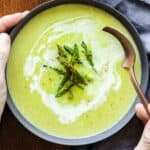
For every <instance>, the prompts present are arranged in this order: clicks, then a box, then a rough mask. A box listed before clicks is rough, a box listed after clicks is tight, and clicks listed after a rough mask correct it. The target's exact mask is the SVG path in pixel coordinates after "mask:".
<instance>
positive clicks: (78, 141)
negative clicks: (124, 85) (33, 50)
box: [7, 0, 149, 145]
mask: <svg viewBox="0 0 150 150" xmlns="http://www.w3.org/2000/svg"><path fill="white" fill-rule="evenodd" d="M66 3H81V4H86V5H91V6H94V7H98V8H100V9H103V10H105V11H107V12H108V13H110V14H112V15H113V16H115V17H116V18H117V19H118V20H119V21H120V22H122V23H123V24H124V26H125V27H126V28H127V29H128V31H129V32H130V34H131V35H132V37H133V39H134V41H135V43H136V45H137V47H138V52H139V55H140V60H141V65H142V77H141V87H142V89H143V90H144V91H146V89H147V85H148V77H149V71H148V60H147V57H146V53H145V51H144V48H143V46H142V43H141V41H140V38H139V35H138V33H137V32H136V30H135V28H134V27H133V26H132V25H131V24H130V23H129V21H128V20H127V19H126V18H125V17H123V16H122V15H121V14H120V13H119V12H118V11H116V10H115V9H113V8H111V7H109V6H107V5H105V4H102V3H100V2H98V1H95V0H72V1H69V0H59V1H57V0H53V1H48V2H46V3H43V4H42V5H39V6H38V7H36V8H35V9H33V10H32V11H31V13H30V14H29V15H28V16H27V17H25V18H24V19H23V20H22V21H21V22H20V23H19V24H18V25H17V26H16V27H15V28H14V29H13V31H12V32H11V39H12V41H13V40H14V39H15V37H16V36H17V34H18V32H19V31H20V30H21V28H22V27H23V26H24V25H25V24H26V23H27V22H28V21H29V20H30V19H32V17H33V16H35V15H36V14H38V13H40V12H41V11H43V10H46V9H48V8H51V7H54V6H57V5H61V4H66ZM137 101H138V99H137V98H136V99H135V101H134V104H133V105H132V106H131V108H130V110H129V111H128V112H127V113H126V114H125V115H124V117H123V118H122V119H121V120H120V121H119V122H118V123H117V124H116V125H114V126H113V127H112V128H110V129H108V130H106V131H104V132H102V133H98V134H96V135H94V136H90V137H85V138H74V139H69V138H60V137H56V136H53V135H49V134H47V133H45V132H43V131H41V130H40V129H38V128H36V127H35V126H33V125H32V124H31V123H30V122H28V121H27V120H26V119H25V118H24V116H23V115H22V114H21V113H20V112H19V111H18V109H17V108H16V106H15V104H14V103H13V101H12V98H11V95H10V93H9V89H8V99H7V103H8V106H9V108H10V110H11V111H12V113H13V114H14V116H15V117H16V118H17V119H18V121H19V122H20V123H21V124H22V125H23V126H24V127H25V128H27V129H28V130H29V131H31V132H32V133H33V134H35V135H37V136H38V137H40V138H42V139H44V140H47V141H50V142H54V143H58V144H64V145H85V144H91V143H95V142H98V141H102V140H104V139H106V138H108V137H110V136H112V135H113V134H115V133H116V132H118V131H119V130H120V129H122V128H123V127H124V126H125V125H126V124H127V123H128V122H129V121H130V119H131V118H132V117H133V116H134V114H135V112H134V106H135V104H136V102H137Z"/></svg>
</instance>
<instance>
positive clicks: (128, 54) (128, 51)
mask: <svg viewBox="0 0 150 150" xmlns="http://www.w3.org/2000/svg"><path fill="white" fill-rule="evenodd" d="M103 31H105V32H108V33H110V34H112V35H113V36H115V37H116V38H117V39H118V40H119V41H120V43H121V44H122V46H123V48H124V52H125V59H124V62H123V65H122V67H123V68H125V69H127V70H128V71H129V74H130V78H131V81H132V84H133V86H134V88H135V90H136V92H137V95H138V96H139V97H140V100H141V102H142V103H143V105H144V107H145V110H146V112H147V114H148V116H149V117H150V112H149V110H148V107H147V106H148V99H147V98H146V97H145V95H144V93H143V91H142V89H141V88H140V84H139V83H138V81H137V79H136V75H135V71H134V64H135V59H136V54H135V51H134V48H133V46H132V44H131V43H130V41H129V40H128V39H127V38H126V37H125V36H124V35H123V34H122V33H120V32H119V31H118V30H116V29H114V28H112V27H104V28H103Z"/></svg>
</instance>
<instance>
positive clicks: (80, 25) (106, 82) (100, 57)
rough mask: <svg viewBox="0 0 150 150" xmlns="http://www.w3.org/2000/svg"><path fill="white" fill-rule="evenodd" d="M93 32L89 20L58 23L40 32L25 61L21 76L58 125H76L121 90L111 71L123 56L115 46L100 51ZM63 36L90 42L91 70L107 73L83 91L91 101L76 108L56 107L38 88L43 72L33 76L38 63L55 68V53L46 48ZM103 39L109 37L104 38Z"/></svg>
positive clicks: (118, 80) (48, 96)
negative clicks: (28, 82) (44, 38)
mask: <svg viewBox="0 0 150 150" xmlns="http://www.w3.org/2000/svg"><path fill="white" fill-rule="evenodd" d="M49 32H51V33H52V34H51V35H50V36H49V37H48V39H47V43H45V45H38V43H40V42H39V41H40V40H42V38H43V37H44V35H45V34H48V33H49ZM97 32H98V26H97V23H96V22H94V21H93V20H91V19H90V18H83V17H78V18H73V19H67V20H65V21H60V22H58V23H55V24H53V25H52V26H50V27H49V28H48V29H46V30H45V31H44V32H43V34H42V35H41V36H40V38H39V39H38V40H37V42H36V43H35V45H33V48H32V50H31V53H30V54H29V56H28V58H27V59H26V62H25V66H24V76H25V78H26V79H28V78H29V77H30V78H31V83H30V89H31V92H33V91H35V92H38V93H39V95H40V96H41V100H42V102H43V103H44V105H45V106H46V107H48V108H49V109H50V110H51V111H52V112H53V113H54V114H56V115H57V116H58V118H59V121H60V122H61V123H63V124H70V123H72V122H74V121H76V120H77V119H78V118H79V117H80V116H81V115H82V114H84V113H85V112H87V111H89V110H92V109H94V108H96V107H98V106H100V105H102V104H103V103H104V102H105V101H106V99H107V96H108V94H109V91H110V89H111V88H112V87H113V88H114V90H116V91H117V90H118V89H119V88H120V86H121V79H120V76H119V74H118V73H117V72H116V70H115V69H114V68H115V67H114V66H115V64H116V63H117V62H118V61H119V60H120V59H122V58H123V52H121V51H120V49H121V46H120V47H119V48H118V47H116V46H115V45H116V42H114V43H111V44H110V45H109V47H106V48H102V47H100V45H99V41H98V40H97ZM67 33H75V34H78V33H79V34H82V38H83V40H84V41H85V42H89V41H94V42H91V47H92V50H93V51H92V52H93V55H94V64H95V68H96V70H97V71H98V73H99V74H100V73H101V72H102V71H104V70H105V66H106V64H107V71H105V72H104V73H103V74H102V75H101V76H100V78H99V79H97V80H96V81H94V82H93V83H91V84H89V85H88V86H87V87H86V90H87V93H88V94H89V95H92V96H93V100H92V101H90V102H87V101H86V100H84V99H83V100H81V103H79V104H78V105H77V106H74V105H71V104H60V103H58V101H57V99H56V97H55V95H54V94H51V93H47V92H46V91H45V90H44V89H42V87H41V86H40V81H41V79H42V77H43V74H44V70H43V68H42V67H41V69H40V70H39V72H38V73H36V74H35V72H34V71H35V68H36V65H37V63H38V62H39V61H40V62H42V63H43V62H46V63H49V65H51V66H57V61H56V57H57V51H56V50H53V49H47V47H46V45H47V44H51V43H53V42H54V41H55V40H56V39H58V38H60V37H61V36H63V35H64V34H67ZM107 38H110V37H109V36H108V37H107ZM37 49H38V50H37ZM41 51H43V54H42V55H41V56H38V54H39V53H40V52H41ZM35 54H36V55H35ZM85 65H86V67H89V66H88V64H86V63H85ZM116 83H117V84H116ZM114 85H115V86H114Z"/></svg>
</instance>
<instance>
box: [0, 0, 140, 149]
mask: <svg viewBox="0 0 150 150" xmlns="http://www.w3.org/2000/svg"><path fill="white" fill-rule="evenodd" d="M44 1H45V0H0V16H2V15H6V14H8V13H13V12H16V11H23V10H26V9H32V8H33V7H35V6H36V5H38V4H40V3H42V2H44ZM141 132H142V125H141V123H140V122H139V121H138V120H137V118H136V117H134V119H132V121H131V122H130V123H129V124H128V125H127V126H126V127H125V128H123V129H122V130H121V131H120V132H119V133H117V134H115V135H114V136H112V137H110V138H109V139H107V140H105V141H103V142H101V143H97V144H93V145H89V146H83V147H67V146H61V145H57V144H52V143H50V142H46V141H44V140H41V139H39V138H38V137H36V136H34V135H33V134H31V133H30V132H29V131H27V130H26V129H25V128H24V127H22V125H20V123H18V121H17V120H16V119H15V118H14V116H13V115H12V113H11V112H10V111H9V109H8V107H6V108H5V112H4V114H3V118H2V122H1V124H0V150H68V149H69V150H75V149H76V150H132V149H133V147H134V146H135V145H136V144H137V142H138V140H139V138H140V135H141Z"/></svg>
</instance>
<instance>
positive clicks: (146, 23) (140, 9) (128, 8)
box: [116, 0, 150, 53]
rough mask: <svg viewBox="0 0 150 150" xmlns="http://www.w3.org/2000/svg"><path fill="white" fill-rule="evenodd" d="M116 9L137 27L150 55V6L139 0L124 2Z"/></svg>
mask: <svg viewBox="0 0 150 150" xmlns="http://www.w3.org/2000/svg"><path fill="white" fill-rule="evenodd" d="M148 1H149V3H150V0H148ZM116 9H117V10H119V11H120V12H121V13H122V14H123V15H125V16H126V17H127V18H128V19H129V21H131V22H132V23H133V24H134V25H135V27H136V29H137V30H138V32H139V33H140V36H141V39H142V41H143V44H144V46H145V49H146V51H147V52H149V53H150V5H149V4H147V5H144V4H143V3H140V2H139V0H124V1H122V2H121V3H120V4H119V5H118V6H117V7H116Z"/></svg>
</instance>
